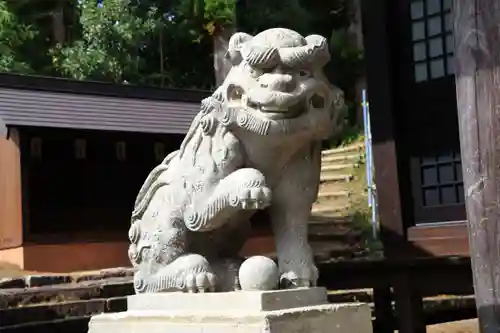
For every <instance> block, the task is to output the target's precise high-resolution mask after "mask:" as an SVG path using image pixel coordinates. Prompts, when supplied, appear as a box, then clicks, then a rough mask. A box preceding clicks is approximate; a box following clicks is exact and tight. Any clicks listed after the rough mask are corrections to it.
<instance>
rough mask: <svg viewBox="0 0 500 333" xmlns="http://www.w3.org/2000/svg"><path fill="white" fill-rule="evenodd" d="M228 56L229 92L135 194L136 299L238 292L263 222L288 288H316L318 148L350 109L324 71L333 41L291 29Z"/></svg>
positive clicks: (238, 39)
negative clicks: (251, 241)
mask: <svg viewBox="0 0 500 333" xmlns="http://www.w3.org/2000/svg"><path fill="white" fill-rule="evenodd" d="M227 55H228V57H229V58H230V60H231V62H232V64H233V67H232V69H231V70H230V72H229V73H228V75H227V78H226V79H225V81H224V83H223V84H222V85H221V86H220V87H219V88H218V89H217V90H216V91H215V92H214V94H213V95H212V96H211V97H209V98H207V99H205V100H203V101H202V103H201V111H200V112H199V113H198V115H197V116H196V117H195V119H194V121H193V123H192V125H191V128H190V129H189V131H188V133H187V135H186V138H185V139H184V141H183V142H182V144H181V147H180V149H179V150H178V151H175V152H173V153H171V154H170V155H168V156H167V157H166V158H165V160H164V161H163V162H162V163H161V164H160V165H158V166H157V167H156V168H155V169H153V171H151V173H150V174H149V176H148V178H147V179H146V181H145V183H144V185H143V186H142V188H141V190H140V192H139V194H138V197H137V200H136V203H135V208H134V211H133V213H132V225H131V227H130V231H129V238H130V242H131V245H130V248H129V256H130V260H131V262H132V264H133V265H134V266H135V267H136V268H137V272H136V274H135V277H134V286H135V290H136V292H138V293H143V292H157V291H178V290H182V291H227V290H232V289H233V290H234V288H235V287H237V278H236V277H237V273H235V271H236V270H237V268H238V264H240V263H241V260H240V259H238V252H239V251H240V249H241V247H242V246H243V244H244V242H245V240H246V237H247V234H248V232H249V230H250V222H249V220H250V218H251V217H252V215H254V214H255V213H256V212H257V211H258V210H267V214H268V216H269V218H270V221H271V224H272V230H273V233H274V237H275V242H276V250H277V257H278V266H279V270H280V281H281V283H282V285H283V286H285V287H304V286H310V285H315V284H316V281H317V278H318V271H317V269H316V267H315V265H314V262H313V255H312V252H311V248H310V247H309V245H308V242H307V223H308V219H309V215H310V211H311V206H312V204H313V202H314V201H315V199H316V196H317V192H318V184H319V173H320V164H321V140H323V139H325V138H327V137H328V136H330V135H331V134H332V132H333V131H334V127H335V126H334V125H335V124H336V118H337V115H338V114H339V111H340V109H341V108H342V107H343V96H342V93H341V91H340V90H338V89H336V88H335V87H334V86H332V85H330V84H329V83H328V80H327V79H326V78H325V76H324V74H323V71H322V68H323V66H324V65H325V64H326V63H327V62H328V61H329V52H328V44H327V40H326V39H325V38H323V37H321V36H318V35H311V36H308V37H305V38H304V37H302V36H301V35H299V34H298V33H297V32H295V31H292V30H288V29H282V28H276V29H269V30H266V31H263V32H261V33H259V34H258V35H256V36H254V37H253V36H250V35H248V34H245V33H236V34H234V35H233V36H232V38H231V40H230V43H229V50H228V54H227Z"/></svg>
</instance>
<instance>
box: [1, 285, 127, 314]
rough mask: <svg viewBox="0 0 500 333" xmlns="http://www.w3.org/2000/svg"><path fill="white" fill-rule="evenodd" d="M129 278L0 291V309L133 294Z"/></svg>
mask: <svg viewBox="0 0 500 333" xmlns="http://www.w3.org/2000/svg"><path fill="white" fill-rule="evenodd" d="M133 292H134V290H133V286H132V282H131V281H130V278H121V279H113V280H109V281H105V282H102V281H98V282H94V281H89V282H83V283H80V284H75V285H71V284H64V285H53V286H44V287H36V288H29V289H14V288H12V289H3V290H0V309H5V308H12V307H23V306H28V305H34V304H40V303H58V302H68V301H78V300H88V299H97V298H112V297H120V296H126V295H131V294H133Z"/></svg>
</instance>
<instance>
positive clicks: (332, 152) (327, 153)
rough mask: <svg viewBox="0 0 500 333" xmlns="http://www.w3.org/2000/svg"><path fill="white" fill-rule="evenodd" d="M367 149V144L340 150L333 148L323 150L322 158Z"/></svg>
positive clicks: (354, 145)
mask: <svg viewBox="0 0 500 333" xmlns="http://www.w3.org/2000/svg"><path fill="white" fill-rule="evenodd" d="M364 149H365V144H364V143H363V142H360V143H357V144H353V145H349V146H346V147H339V148H333V149H327V150H323V151H322V152H321V155H322V156H330V155H336V154H343V153H351V152H360V151H363V150H364Z"/></svg>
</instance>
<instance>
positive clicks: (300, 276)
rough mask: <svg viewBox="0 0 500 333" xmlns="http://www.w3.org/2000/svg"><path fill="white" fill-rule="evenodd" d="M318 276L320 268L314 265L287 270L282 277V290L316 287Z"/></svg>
mask: <svg viewBox="0 0 500 333" xmlns="http://www.w3.org/2000/svg"><path fill="white" fill-rule="evenodd" d="M318 276H319V272H318V268H317V267H316V265H314V264H312V263H311V264H309V265H307V266H300V267H297V268H296V269H289V270H285V271H284V272H283V273H282V274H281V277H280V288H282V289H293V288H304V287H316V286H317V282H318Z"/></svg>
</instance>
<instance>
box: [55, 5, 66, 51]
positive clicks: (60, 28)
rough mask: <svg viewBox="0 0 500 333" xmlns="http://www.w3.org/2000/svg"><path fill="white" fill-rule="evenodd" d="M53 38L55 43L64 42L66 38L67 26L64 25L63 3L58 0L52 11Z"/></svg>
mask: <svg viewBox="0 0 500 333" xmlns="http://www.w3.org/2000/svg"><path fill="white" fill-rule="evenodd" d="M52 38H53V39H54V43H55V44H62V43H64V42H65V40H66V26H65V25H64V8H63V3H62V2H58V3H57V7H56V8H55V9H54V12H53V13H52Z"/></svg>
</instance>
